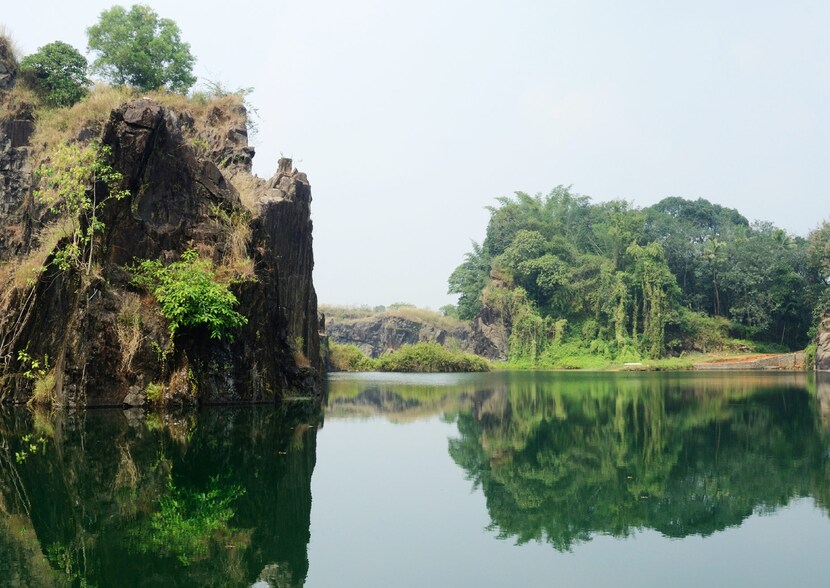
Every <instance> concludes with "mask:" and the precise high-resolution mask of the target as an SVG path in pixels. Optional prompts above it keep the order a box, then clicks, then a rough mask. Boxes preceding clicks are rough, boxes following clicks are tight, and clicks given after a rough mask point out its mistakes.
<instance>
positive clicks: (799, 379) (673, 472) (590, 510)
mask: <svg viewBox="0 0 830 588" xmlns="http://www.w3.org/2000/svg"><path fill="white" fill-rule="evenodd" d="M812 378H813V376H812V374H810V375H809V376H808V375H807V374H765V373H745V374H703V375H698V374H668V375H666V374H645V375H642V374H637V375H629V374H620V375H614V374H590V375H588V374H548V375H539V374H527V373H519V374H515V373H514V374H495V375H491V376H481V377H479V378H471V379H468V380H466V381H462V382H461V383H460V384H459V385H457V386H454V387H452V388H447V387H446V386H431V385H424V384H423V383H422V382H419V381H418V380H417V379H413V380H411V381H402V382H383V381H381V382H371V381H370V382H361V381H358V380H354V379H350V378H343V379H341V380H336V381H333V382H331V383H330V389H329V412H328V413H327V414H328V415H329V416H330V417H338V416H340V417H342V416H348V415H353V414H370V413H372V412H373V411H374V412H375V413H382V414H385V415H387V418H391V419H393V420H406V419H412V418H422V417H423V416H426V415H428V414H430V413H431V414H436V413H439V412H440V413H443V414H444V415H445V418H454V419H455V420H456V422H457V426H458V432H459V437H458V438H455V439H451V440H450V442H449V453H450V455H451V457H452V459H453V460H454V461H455V462H456V463H457V464H458V465H459V466H460V467H461V468H463V470H464V471H465V473H466V475H467V476H468V478H469V479H470V480H471V481H472V482H473V484H474V485H475V486H477V487H480V488H481V489H482V490H483V492H484V495H485V497H486V501H487V509H488V511H489V515H490V519H491V521H492V524H491V527H492V529H493V530H494V531H495V532H496V533H497V534H498V536H500V537H502V538H510V539H513V540H515V541H516V542H518V543H524V542H527V541H531V540H536V541H544V542H548V543H550V544H551V545H553V546H554V547H555V548H556V549H559V550H568V549H570V548H571V547H572V546H573V545H575V544H576V543H579V542H583V541H588V540H590V539H591V538H592V537H593V536H595V535H597V534H606V535H612V536H614V537H627V536H629V535H631V534H632V533H634V532H635V531H637V530H639V529H645V528H649V529H654V530H657V531H659V532H661V533H663V534H664V535H666V536H669V537H686V536H689V535H701V536H707V535H710V534H712V533H714V532H716V531H720V530H723V529H725V528H727V527H730V526H735V525H739V524H741V522H742V521H744V520H745V519H746V518H747V517H749V516H750V515H752V514H753V513H766V512H771V511H774V510H776V509H777V508H779V507H781V506H784V505H786V504H788V503H789V502H790V501H791V500H793V499H794V498H797V497H807V496H809V497H813V498H814V499H815V501H816V502H817V504H819V505H820V506H821V507H823V508H824V509H827V508H828V507H829V506H830V484H828V482H830V468H828V457H827V456H828V439H829V437H828V430H827V425H828V424H830V421H828V419H827V417H826V415H827V414H828V409H827V406H828V400H827V399H828V398H830V378H827V377H820V378H818V379H817V380H816V381H815V382H814V381H813V379H812ZM448 415H449V416H448Z"/></svg>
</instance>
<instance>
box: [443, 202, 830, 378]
mask: <svg viewBox="0 0 830 588" xmlns="http://www.w3.org/2000/svg"><path fill="white" fill-rule="evenodd" d="M497 202H498V206H493V207H490V209H489V210H490V221H489V223H488V225H487V232H486V238H485V240H484V242H483V243H482V245H481V246H478V245H477V244H474V246H473V250H472V251H471V252H470V253H468V254H467V255H466V258H465V260H464V262H463V263H462V264H461V265H459V266H458V268H457V269H456V270H455V271H454V272H453V273H452V275H451V276H450V279H449V286H450V292H451V293H458V294H460V295H461V297H460V299H459V303H458V312H459V316H460V318H462V319H466V320H471V319H473V318H474V317H475V316H476V314H477V313H478V312H479V310H480V309H481V308H482V305H487V306H488V307H489V308H491V309H494V310H495V311H496V312H497V314H500V315H501V317H502V319H503V324H505V325H507V326H508V328H509V330H510V332H509V333H508V335H509V338H510V346H511V349H510V350H509V353H508V355H509V357H510V358H511V359H523V360H528V361H531V362H536V361H538V360H540V358H542V356H543V355H544V354H545V353H548V354H550V353H553V348H554V347H556V344H555V343H554V340H559V341H561V340H565V341H567V340H568V339H569V338H571V339H573V340H578V341H579V343H580V344H582V345H583V346H584V347H586V349H587V348H590V349H591V351H592V352H596V353H600V354H605V355H608V359H615V358H616V359H619V357H620V356H625V357H631V359H625V360H624V361H632V360H636V358H638V357H659V356H661V355H663V354H665V353H666V352H667V351H670V352H680V351H683V350H703V351H706V350H707V348H708V350H711V348H712V347H713V346H715V347H716V346H717V345H718V339H719V338H721V339H722V338H723V337H726V336H731V337H733V338H739V339H751V340H755V341H764V342H768V343H775V344H778V345H783V346H787V347H790V348H797V347H801V346H803V345H805V344H806V342H807V337H808V331H809V329H810V326H811V324H812V321H813V317H812V315H813V310H814V308H815V306H816V304H817V301H819V300H824V301H826V299H828V298H830V296H827V295H823V294H822V292H824V291H825V290H826V289H827V287H828V282H830V270H828V268H830V262H828V261H827V259H828V258H830V255H828V254H827V251H830V248H828V246H827V242H830V237H828V235H830V229H828V228H827V226H828V225H827V224H825V225H823V226H822V227H820V228H819V229H817V230H816V231H815V232H814V233H813V235H812V236H811V238H810V240H809V242H808V240H805V239H802V238H799V237H794V236H791V235H789V234H787V232H786V231H784V230H782V229H780V228H778V227H775V226H774V225H772V224H771V223H763V222H756V223H750V222H749V221H748V220H747V219H746V218H745V217H744V216H743V215H741V214H740V213H739V212H738V211H737V210H734V209H731V208H726V207H723V206H719V205H717V204H713V203H711V202H709V201H707V200H704V199H698V200H685V199H683V198H677V197H672V198H666V199H664V200H662V201H661V202H658V203H657V204H655V205H654V206H651V207H648V208H644V209H639V208H636V207H634V206H632V205H631V204H630V203H628V202H625V201H621V200H617V201H611V202H604V203H597V204H594V203H592V202H591V200H590V198H588V197H586V196H582V195H578V194H574V193H572V192H571V190H570V188H567V187H564V186H559V187H557V188H555V189H554V190H552V191H551V192H550V193H549V194H547V195H541V194H539V195H536V196H530V195H528V194H525V193H522V192H517V193H516V195H515V196H514V197H513V198H500V199H498V200H497ZM822 296H823V297H822ZM522 329H527V332H520V331H522ZM528 354H530V355H528Z"/></svg>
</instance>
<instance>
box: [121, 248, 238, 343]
mask: <svg viewBox="0 0 830 588" xmlns="http://www.w3.org/2000/svg"><path fill="white" fill-rule="evenodd" d="M131 269H132V271H133V273H134V282H135V283H136V284H137V285H139V286H141V287H144V288H147V289H148V290H149V291H150V293H151V294H152V295H153V296H154V297H155V298H156V300H158V302H159V304H160V305H161V313H162V314H163V315H164V317H165V318H166V319H167V320H168V322H169V328H170V337H171V338H172V337H174V336H175V335H176V333H177V332H178V331H179V329H181V328H182V327H185V328H197V327H204V328H206V329H207V330H208V332H209V333H210V337H211V339H222V338H227V339H230V340H233V336H232V335H231V333H230V331H231V329H235V328H237V327H241V326H242V325H245V324H247V322H248V319H246V318H245V317H244V316H242V315H241V314H239V313H238V312H236V311H235V310H234V309H233V307H234V306H236V305H237V304H238V301H237V299H236V296H234V295H233V292H231V291H230V290H229V289H228V284H226V283H223V282H220V281H219V280H217V278H216V273H215V272H214V269H213V262H211V260H209V259H203V258H200V257H199V254H198V253H196V252H195V251H193V250H192V249H189V250H187V251H185V252H184V253H182V256H181V260H179V261H176V262H173V263H171V264H170V265H169V266H167V267H165V266H164V265H163V264H162V263H161V262H160V261H157V260H149V259H145V260H143V261H141V262H140V263H139V264H138V265H137V266H134V267H133V268H131Z"/></svg>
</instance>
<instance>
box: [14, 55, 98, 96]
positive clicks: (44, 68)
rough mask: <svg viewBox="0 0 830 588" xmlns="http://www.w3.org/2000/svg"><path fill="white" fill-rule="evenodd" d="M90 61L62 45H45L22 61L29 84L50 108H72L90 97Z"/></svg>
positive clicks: (22, 71)
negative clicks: (87, 72) (87, 96)
mask: <svg viewBox="0 0 830 588" xmlns="http://www.w3.org/2000/svg"><path fill="white" fill-rule="evenodd" d="M86 70H87V61H86V58H85V57H84V56H83V55H81V54H80V53H79V52H78V50H77V49H75V48H74V47H73V46H72V45H68V44H66V43H64V42H62V41H55V42H54V43H49V44H48V45H44V46H43V47H41V48H40V49H38V50H37V51H36V52H34V53H32V54H31V55H27V56H26V57H24V58H23V59H22V60H21V61H20V73H21V75H22V77H23V79H24V80H25V81H26V83H27V84H28V85H29V86H30V87H31V88H32V90H34V92H35V93H36V94H37V95H39V96H40V97H41V98H42V99H43V101H44V102H45V103H46V104H47V105H49V106H58V107H60V106H72V105H73V104H75V103H76V102H79V101H80V100H81V99H82V98H83V97H84V96H86V95H87V86H88V85H89V80H88V79H87V77H86Z"/></svg>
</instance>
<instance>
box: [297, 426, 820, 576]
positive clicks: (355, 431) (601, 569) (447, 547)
mask: <svg viewBox="0 0 830 588" xmlns="http://www.w3.org/2000/svg"><path fill="white" fill-rule="evenodd" d="M457 436H458V432H457V428H456V425H455V424H452V423H444V422H441V420H440V419H439V418H437V417H436V418H431V419H428V420H424V421H418V422H414V423H408V424H404V425H401V424H393V423H390V422H388V421H386V420H384V419H382V418H372V419H369V420H364V421H349V420H345V421H344V420H330V421H327V422H326V426H325V428H323V429H321V431H320V432H319V434H318V437H317V463H316V466H315V469H314V474H313V477H312V497H313V499H312V510H311V543H310V545H309V563H310V569H309V575H308V582H307V583H306V586H308V587H311V588H314V587H321V586H338V587H347V586H360V587H364V586H396V587H405V586H417V587H423V586H435V587H439V586H442V587H443V586H453V587H456V586H474V587H483V586H500V587H506V586H545V587H547V586H563V587H564V586H567V587H582V586H584V587H591V588H596V587H601V586H617V587H625V586H637V587H646V586H655V587H657V586H659V587H664V586H672V587H685V586H688V587H695V588H698V587H700V586H729V587H740V586H747V587H752V588H761V587H767V586H769V587H775V588H780V587H781V586H799V587H804V588H811V587H813V586H815V587H819V586H822V587H823V586H826V580H827V578H828V577H830V559H828V558H827V557H826V553H825V547H826V546H827V545H830V521H828V519H827V517H826V516H825V515H823V514H821V511H819V510H818V509H816V508H815V507H814V506H813V503H812V500H811V499H800V500H795V501H793V502H792V503H791V504H790V505H789V506H788V507H786V508H784V509H780V510H779V511H777V512H775V513H774V514H771V515H764V516H759V515H753V516H751V517H749V518H748V519H747V520H745V521H744V522H743V523H742V525H741V526H740V527H737V528H729V529H726V530H725V531H721V532H717V533H715V534H713V535H712V536H710V537H707V538H701V537H699V536H691V537H687V538H685V539H667V538H664V537H663V536H662V535H660V534H659V533H657V532H654V531H651V530H643V531H640V532H637V533H635V535H634V537H633V538H631V539H628V540H618V539H615V538H613V537H608V536H598V537H594V538H593V540H591V541H589V542H587V543H581V544H577V545H575V546H574V548H573V551H572V552H570V553H560V552H558V551H556V550H555V549H554V548H553V547H552V546H550V545H547V544H540V543H535V542H530V543H527V544H525V545H521V546H515V545H514V541H513V540H512V539H508V540H498V539H496V538H495V533H494V532H493V531H489V530H487V526H488V525H489V524H490V519H489V516H488V513H487V506H486V503H485V499H484V496H483V494H482V492H481V490H480V489H477V490H472V488H471V486H472V485H471V483H470V482H469V481H467V480H465V479H464V472H463V470H462V469H461V468H459V467H458V466H457V465H456V464H455V463H454V462H453V460H452V459H451V458H450V456H449V454H448V452H447V441H448V439H449V438H452V437H457Z"/></svg>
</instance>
